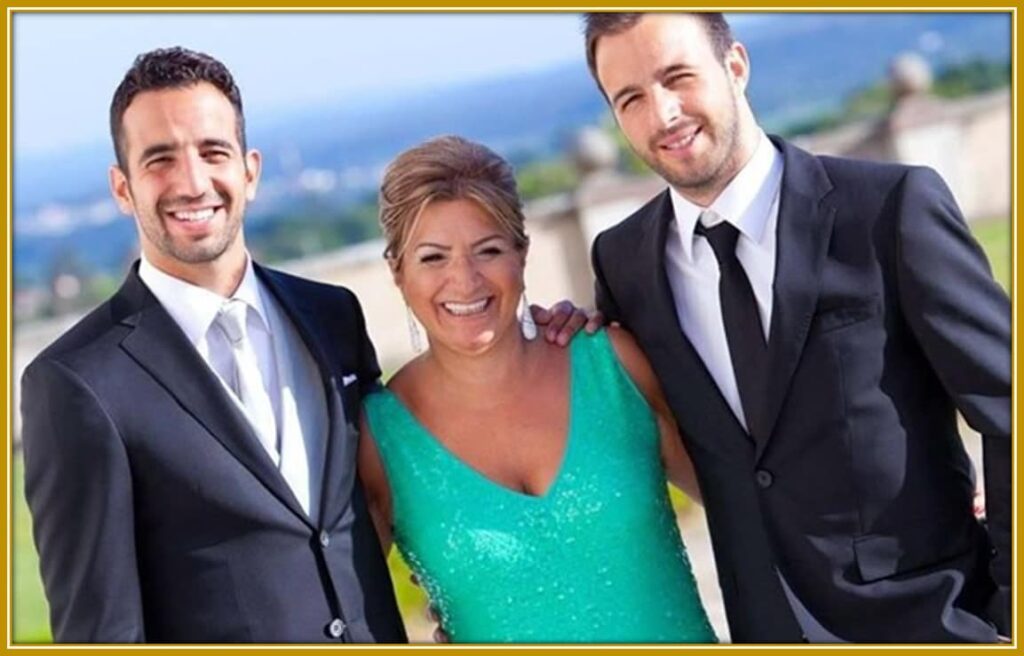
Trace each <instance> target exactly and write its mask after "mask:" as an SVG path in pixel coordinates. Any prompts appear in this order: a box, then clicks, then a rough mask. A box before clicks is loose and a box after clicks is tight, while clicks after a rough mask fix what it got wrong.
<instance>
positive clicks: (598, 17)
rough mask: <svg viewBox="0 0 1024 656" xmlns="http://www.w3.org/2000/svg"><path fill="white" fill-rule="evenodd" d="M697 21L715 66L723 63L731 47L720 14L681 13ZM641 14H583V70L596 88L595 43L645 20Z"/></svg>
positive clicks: (729, 33)
mask: <svg viewBox="0 0 1024 656" xmlns="http://www.w3.org/2000/svg"><path fill="white" fill-rule="evenodd" d="M683 13H686V14H688V15H690V16H693V17H694V18H696V19H698V20H699V21H700V22H701V24H702V25H703V26H704V31H705V33H707V35H708V40H709V41H710V42H711V49H712V51H713V52H714V53H715V57H716V58H717V59H718V61H719V62H722V63H725V56H726V55H727V54H728V53H729V48H731V47H732V44H733V41H734V39H733V36H732V28H731V27H729V22H728V21H727V20H725V15H724V14H722V13H720V12H706V11H693V12H683ZM646 15H647V14H646V13H643V12H633V13H613V12H593V13H588V14H583V33H584V36H585V38H586V43H587V66H588V67H589V68H590V74H591V75H593V76H594V81H595V82H597V86H598V88H601V80H599V79H598V78H597V42H598V40H599V39H600V38H601V37H603V36H614V35H616V34H621V33H623V32H625V31H626V30H628V29H630V28H631V27H633V26H634V25H636V24H637V23H639V22H640V19H641V18H643V17H644V16H646Z"/></svg>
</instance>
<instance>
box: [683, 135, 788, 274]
mask: <svg viewBox="0 0 1024 656" xmlns="http://www.w3.org/2000/svg"><path fill="white" fill-rule="evenodd" d="M759 134H760V138H759V139H758V142H757V147H756V148H755V149H754V154H753V156H751V158H750V160H749V161H748V162H747V163H746V164H745V165H744V166H743V168H742V169H740V172H739V173H737V174H736V176H735V177H734V178H733V179H732V180H731V181H730V182H729V184H728V185H727V186H726V187H725V189H723V190H722V193H720V194H719V195H718V198H716V199H715V200H714V201H713V202H712V203H711V205H710V206H709V207H707V208H704V207H701V206H699V205H696V204H695V203H692V202H690V201H689V200H687V199H686V198H684V197H683V196H682V194H680V193H679V192H678V191H676V190H675V189H674V188H671V187H670V188H669V195H670V197H671V199H672V210H673V212H674V213H675V220H676V227H677V229H678V230H679V236H680V240H681V241H682V246H683V253H684V254H685V256H686V258H687V259H689V260H691V261H692V260H693V238H694V229H695V228H696V227H697V220H698V219H699V218H700V214H701V212H703V211H704V210H705V209H709V210H712V211H714V212H715V214H717V215H718V216H720V217H722V219H723V220H725V221H728V222H729V223H731V224H732V225H733V226H735V227H736V228H737V229H738V230H739V231H740V233H741V234H743V235H744V236H746V237H747V238H748V239H750V240H752V241H753V242H755V243H760V241H761V239H762V237H764V229H765V225H766V224H767V222H768V211H769V209H770V208H771V206H772V202H773V201H774V200H775V196H776V194H777V193H778V191H779V187H780V186H781V184H782V153H780V152H779V151H778V150H777V149H776V148H775V146H774V144H772V142H771V141H770V140H769V139H768V137H767V136H766V135H765V133H764V132H763V131H760V130H759ZM709 227H710V226H709Z"/></svg>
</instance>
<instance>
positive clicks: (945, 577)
mask: <svg viewBox="0 0 1024 656" xmlns="http://www.w3.org/2000/svg"><path fill="white" fill-rule="evenodd" d="M775 143H776V146H777V147H778V148H780V149H781V150H782V152H783V156H784V161H785V171H784V174H783V181H782V190H781V197H780V207H779V220H778V240H777V243H778V247H777V263H776V274H775V281H774V296H773V298H774V301H773V313H772V322H771V326H770V344H769V360H770V367H769V377H770V382H769V384H768V392H767V397H766V399H765V403H764V408H765V409H764V411H763V412H762V414H761V416H760V417H757V418H756V420H754V421H751V430H750V433H749V434H748V433H747V432H746V431H744V429H743V428H742V427H741V425H740V424H739V422H738V421H737V420H736V418H735V416H734V415H733V414H732V412H731V411H730V409H729V407H728V406H727V405H726V402H725V401H724V399H723V398H722V396H721V394H720V393H719V391H718V388H717V386H716V384H715V382H714V380H713V379H712V377H711V375H710V374H709V373H708V371H707V369H706V368H705V367H704V364H703V362H702V361H701V359H700V356H699V355H698V354H697V352H696V351H695V350H694V348H693V346H692V345H691V344H690V342H689V341H688V340H687V338H686V336H685V335H684V334H683V333H682V331H681V330H680V328H679V323H678V320H677V317H676V309H675V306H674V301H673V297H672V294H671V290H670V288H669V284H668V279H667V277H666V273H665V239H666V233H667V229H668V225H669V223H670V222H671V221H672V220H673V211H672V205H671V201H670V198H669V195H668V192H665V193H663V194H661V195H660V196H658V197H656V198H655V199H653V200H652V201H651V202H650V203H648V204H647V205H646V206H645V207H643V208H642V209H640V210H639V211H638V212H636V213H635V214H634V215H633V216H631V217H629V218H627V219H626V220H625V221H623V222H622V223H621V224H619V225H617V226H615V227H613V228H611V229H610V230H608V231H606V232H604V233H602V234H601V235H600V236H599V237H598V239H597V240H596V242H595V244H594V249H593V265H594V271H595V274H596V277H597V284H596V287H597V301H598V306H599V308H600V309H601V310H602V311H603V312H604V313H605V314H606V315H607V317H608V318H609V319H610V320H617V321H621V322H622V324H623V325H624V326H625V327H627V328H628V329H629V330H630V331H632V333H633V334H634V335H635V336H636V338H637V340H638V341H639V343H640V345H641V346H642V347H643V349H644V351H645V352H646V354H647V356H648V358H649V359H650V360H651V363H652V364H653V366H654V369H655V371H656V373H657V374H658V377H659V379H660V380H661V383H662V385H663V387H664V389H665V393H666V396H667V398H668V400H669V403H670V405H671V407H672V410H673V412H674V414H675V416H676V419H677V420H678V423H679V427H680V429H681V432H682V433H683V434H684V435H685V438H684V439H685V441H686V446H687V448H688V450H689V453H690V455H691V457H692V458H693V461H694V464H695V466H696V470H697V475H698V479H699V482H700V485H701V490H702V493H703V496H704V503H705V505H706V508H707V513H708V523H709V528H710V531H711V536H712V540H713V548H714V552H715V558H716V562H717V564H718V573H719V582H720V584H721V588H722V593H723V596H724V600H725V604H726V612H727V615H728V618H729V624H730V628H731V631H732V637H733V639H734V640H735V641H737V642H777V641H795V640H800V639H801V632H800V629H799V627H798V625H797V623H796V622H795V621H794V617H793V613H792V611H791V610H790V606H789V604H788V603H787V601H786V598H785V597H784V596H783V593H782V591H781V587H780V583H779V577H778V574H777V572H778V573H781V574H782V575H783V576H784V577H785V580H786V582H787V583H788V584H789V585H790V586H791V587H792V588H793V590H794V592H795V593H796V595H797V596H798V597H799V599H800V600H801V601H802V602H803V604H804V605H805V606H806V607H807V608H808V609H809V610H810V612H811V614H812V615H814V617H815V618H816V619H817V620H818V621H819V622H820V623H821V624H822V625H823V626H824V627H825V628H826V629H828V630H829V631H831V632H832V633H833V634H835V635H836V636H838V637H840V638H843V639H845V640H851V641H858V642H867V641H870V642H903V641H920V642H931V641H956V640H968V641H973V640H980V641H990V640H994V639H995V635H996V634H995V629H994V628H993V626H992V625H991V624H990V622H997V623H1000V624H1001V628H1002V629H1003V631H1004V632H1005V631H1008V619H1009V605H1008V604H1009V596H1008V591H1009V585H1010V516H1011V507H1010V503H1011V491H1010V490H1011V487H1010V483H1011V459H1010V453H1011V441H1010V348H1009V347H1010V307H1009V302H1008V299H1007V297H1006V295H1005V293H1004V292H1003V291H1002V290H1001V289H1000V288H999V287H998V286H997V285H996V284H995V283H994V282H993V280H992V277H991V273H990V270H989V268H988V264H987V262H986V260H985V257H984V255H983V254H982V252H981V250H980V249H979V248H978V246H977V244H976V243H975V241H974V240H973V239H972V237H971V235H970V233H969V231H968V229H967V227H966V225H965V223H964V221H963V219H962V217H961V215H960V212H959V210H958V209H957V207H956V204H955V202H954V200H953V198H952V196H951V195H950V193H949V191H948V189H947V188H946V186H945V185H944V184H943V182H942V180H941V179H940V178H939V177H938V176H937V175H936V174H935V173H934V172H932V171H930V170H928V169H923V168H911V167H906V166H898V165H885V164H877V163H867V162H858V161H852V160H846V159H836V158H827V157H814V156H812V155H810V154H808V153H806V152H804V151H801V150H799V149H797V148H795V147H793V146H791V145H788V144H786V143H784V142H782V141H780V140H775ZM958 410H959V411H960V412H961V413H962V414H963V416H964V417H965V418H966V420H967V422H968V423H969V424H970V425H971V426H972V427H974V428H975V429H977V430H978V431H980V432H981V433H982V434H983V439H984V468H985V484H986V492H987V495H986V503H987V509H988V520H987V521H988V530H987V531H986V530H984V528H983V527H982V525H981V524H979V522H978V521H976V520H975V518H974V516H973V514H972V493H973V489H974V484H973V482H972V477H973V471H972V467H971V463H970V460H969V459H968V456H967V455H966V453H965V451H964V448H963V445H962V442H961V438H960V435H959V432H958V430H957V411H958ZM993 545H994V550H993ZM993 554H995V557H993ZM995 584H998V585H999V586H1001V593H1002V596H1000V595H998V594H997V595H995V596H994V592H995Z"/></svg>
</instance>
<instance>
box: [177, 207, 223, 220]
mask: <svg viewBox="0 0 1024 656" xmlns="http://www.w3.org/2000/svg"><path fill="white" fill-rule="evenodd" d="M214 212H215V210H214V209H213V208H212V207H208V208H206V209H204V210H196V211H194V212H189V211H186V210H182V211H180V212H173V214H174V218H176V219H178V220H179V221H206V220H208V219H212V218H213V214H214Z"/></svg>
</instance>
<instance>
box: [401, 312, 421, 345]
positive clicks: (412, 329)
mask: <svg viewBox="0 0 1024 656" xmlns="http://www.w3.org/2000/svg"><path fill="white" fill-rule="evenodd" d="M405 318H406V320H407V321H408V322H409V342H410V343H411V344H412V350H413V351H415V352H416V353H422V352H423V337H422V336H421V335H420V328H419V326H418V325H417V324H416V317H414V316H413V314H412V308H410V307H409V306H408V305H406V306H405Z"/></svg>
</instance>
